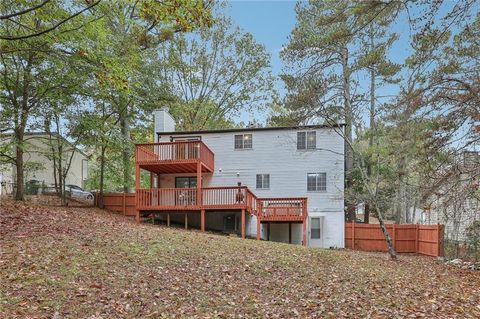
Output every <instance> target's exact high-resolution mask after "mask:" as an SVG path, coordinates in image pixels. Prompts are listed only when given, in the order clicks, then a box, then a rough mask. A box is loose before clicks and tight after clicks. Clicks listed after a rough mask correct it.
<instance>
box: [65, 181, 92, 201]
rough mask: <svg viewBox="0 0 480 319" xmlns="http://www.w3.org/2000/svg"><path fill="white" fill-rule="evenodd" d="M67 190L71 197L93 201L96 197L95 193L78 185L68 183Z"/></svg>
mask: <svg viewBox="0 0 480 319" xmlns="http://www.w3.org/2000/svg"><path fill="white" fill-rule="evenodd" d="M65 192H66V194H67V196H68V197H70V198H71V199H75V200H79V201H87V202H93V198H94V196H93V194H92V193H90V192H87V191H85V190H83V188H81V187H79V186H77V185H71V184H66V185H65Z"/></svg>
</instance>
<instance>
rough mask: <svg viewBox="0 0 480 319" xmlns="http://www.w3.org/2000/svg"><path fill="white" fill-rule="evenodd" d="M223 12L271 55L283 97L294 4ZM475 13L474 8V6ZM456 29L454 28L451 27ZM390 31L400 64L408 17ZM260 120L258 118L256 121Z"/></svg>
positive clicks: (241, 5) (446, 7)
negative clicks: (282, 76)
mask: <svg viewBox="0 0 480 319" xmlns="http://www.w3.org/2000/svg"><path fill="white" fill-rule="evenodd" d="M228 4H229V6H228V7H227V9H226V14H227V15H229V16H230V17H231V18H232V20H233V22H234V23H235V24H236V25H238V26H239V27H240V28H241V29H242V30H243V31H245V32H249V33H251V34H252V35H253V37H254V38H255V40H256V41H257V42H259V43H261V44H263V45H265V47H266V49H267V51H268V52H269V53H270V55H271V65H272V72H273V74H274V75H275V76H277V79H276V83H275V87H276V89H277V91H278V92H279V93H280V96H283V95H284V94H285V89H284V87H283V84H282V81H281V80H280V79H279V78H278V75H280V74H281V71H282V67H283V61H282V60H281V59H280V56H279V54H280V50H281V48H282V47H283V46H284V45H285V44H287V42H288V36H289V35H290V33H291V31H292V29H293V28H294V26H295V23H296V16H295V4H296V1H291V0H277V1H274V0H270V1H269V0H264V1H258V0H230V1H228ZM454 5H455V2H454V1H451V2H450V1H445V2H444V4H443V5H442V7H441V9H440V15H443V14H445V13H447V12H449V11H450V10H451V9H452V7H453V6H454ZM476 9H477V10H478V6H476ZM410 10H411V12H410V14H411V15H412V16H415V15H416V14H418V13H421V12H422V11H421V10H419V9H418V8H417V7H415V6H412V7H411V8H410ZM452 28H453V29H454V30H455V29H456V27H455V25H454V26H453V27H452ZM392 31H393V32H395V33H396V34H397V35H398V36H399V39H398V40H397V41H396V42H395V43H394V45H393V46H392V48H391V49H390V51H389V58H390V59H391V60H392V61H393V62H395V63H399V64H402V63H403V62H404V61H405V58H407V57H408V56H409V55H410V54H411V53H412V47H411V45H410V41H411V36H412V34H413V33H415V32H416V31H415V30H411V29H410V24H409V23H408V18H407V15H406V13H405V12H403V13H402V14H401V15H400V16H399V18H398V19H397V20H396V22H395V23H394V24H393V25H392ZM357 80H359V82H360V85H361V86H362V83H369V81H368V79H361V78H358V79H357ZM398 89H399V88H398V86H390V87H388V86H385V87H382V88H379V89H378V91H377V93H378V96H385V97H391V96H394V95H396V94H397V93H398ZM258 117H260V118H258ZM258 117H257V118H256V119H257V120H259V119H260V120H264V119H265V117H266V116H265V115H258ZM251 118H252V116H251V115H249V114H246V113H244V114H241V115H240V120H241V121H243V122H248V121H249V120H250V119H251Z"/></svg>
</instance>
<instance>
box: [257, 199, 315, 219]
mask: <svg viewBox="0 0 480 319" xmlns="http://www.w3.org/2000/svg"><path fill="white" fill-rule="evenodd" d="M257 216H258V217H259V218H260V219H261V220H269V219H271V220H282V219H285V220H288V219H292V218H293V219H299V220H301V219H304V218H306V216H307V198H305V197H299V198H258V199H257Z"/></svg>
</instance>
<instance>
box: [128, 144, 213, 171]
mask: <svg viewBox="0 0 480 319" xmlns="http://www.w3.org/2000/svg"><path fill="white" fill-rule="evenodd" d="M135 154H136V161H137V163H138V164H147V163H148V164H153V163H158V162H170V163H173V162H179V163H181V162H188V161H191V160H201V161H202V162H203V163H204V164H205V165H206V166H208V167H210V168H211V169H213V164H214V154H213V152H212V151H211V150H210V149H209V148H208V146H207V145H205V144H204V143H203V142H202V141H181V142H166V143H150V144H137V145H136V152H135Z"/></svg>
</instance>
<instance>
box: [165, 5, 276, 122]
mask: <svg viewBox="0 0 480 319" xmlns="http://www.w3.org/2000/svg"><path fill="white" fill-rule="evenodd" d="M221 9H222V7H220V8H218V10H217V11H218V12H217V14H216V17H215V25H213V26H212V27H211V28H201V29H200V30H199V32H198V34H196V35H188V36H187V35H180V36H177V37H176V38H175V39H174V40H173V41H171V42H170V43H168V44H167V45H165V46H164V47H163V48H162V50H161V51H160V52H159V55H160V59H162V60H163V59H165V60H166V61H168V64H165V63H161V64H160V65H158V66H157V67H158V68H159V69H160V70H161V72H162V73H163V74H164V77H165V82H167V83H169V84H170V87H169V91H170V92H171V95H172V99H171V101H166V102H165V105H168V106H169V109H170V112H171V113H172V115H173V116H174V117H175V118H176V120H177V122H178V129H181V130H199V129H212V128H224V127H231V126H233V125H234V121H233V118H234V117H237V116H238V115H239V113H240V112H243V111H249V112H252V113H258V112H261V111H263V110H265V109H266V107H265V105H266V104H267V103H268V102H269V100H270V99H271V96H272V95H273V88H272V82H273V78H272V76H271V73H270V55H269V54H268V53H267V51H266V49H265V47H264V46H263V45H261V44H259V43H257V42H256V41H255V40H254V38H253V37H252V35H251V34H249V33H245V32H242V31H241V30H240V29H239V28H238V27H236V26H234V25H233V24H232V22H231V21H230V19H228V18H226V17H225V16H223V15H222V13H221V12H220V10H221Z"/></svg>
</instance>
